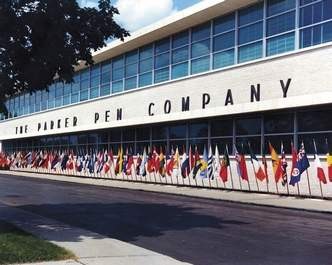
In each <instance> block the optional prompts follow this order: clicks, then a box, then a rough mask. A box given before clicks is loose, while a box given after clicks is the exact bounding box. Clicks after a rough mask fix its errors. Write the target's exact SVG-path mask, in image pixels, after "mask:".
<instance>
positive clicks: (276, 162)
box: [269, 143, 282, 183]
mask: <svg viewBox="0 0 332 265" xmlns="http://www.w3.org/2000/svg"><path fill="white" fill-rule="evenodd" d="M269 149H270V154H271V160H272V168H273V173H274V179H275V181H276V183H278V182H279V180H280V179H281V178H282V166H281V165H282V163H281V159H280V158H279V156H278V153H277V152H276V150H275V149H274V147H273V146H272V144H271V143H269Z"/></svg>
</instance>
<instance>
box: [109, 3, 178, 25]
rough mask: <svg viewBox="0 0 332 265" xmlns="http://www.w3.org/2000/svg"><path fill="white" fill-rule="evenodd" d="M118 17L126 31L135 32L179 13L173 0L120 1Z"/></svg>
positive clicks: (117, 4) (116, 4) (117, 5)
mask: <svg viewBox="0 0 332 265" xmlns="http://www.w3.org/2000/svg"><path fill="white" fill-rule="evenodd" d="M115 6H116V7H117V8H118V9H119V12H120V16H117V17H116V20H117V22H118V23H120V24H121V25H122V26H123V27H124V28H125V29H127V30H129V31H134V30H137V29H139V28H142V27H144V26H147V25H149V24H151V23H153V22H156V21H158V20H160V19H162V18H164V17H167V16H169V15H171V14H173V13H175V12H177V10H176V8H175V5H174V2H173V0H118V1H117V2H116V3H115Z"/></svg>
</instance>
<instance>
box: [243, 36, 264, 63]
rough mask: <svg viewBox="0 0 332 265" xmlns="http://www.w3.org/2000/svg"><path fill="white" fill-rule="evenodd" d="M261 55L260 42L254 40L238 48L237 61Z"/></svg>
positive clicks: (256, 57) (244, 60)
mask: <svg viewBox="0 0 332 265" xmlns="http://www.w3.org/2000/svg"><path fill="white" fill-rule="evenodd" d="M261 57H262V42H261V41H259V42H255V43H253V44H249V45H246V46H242V47H240V48H239V63H242V62H247V61H251V60H255V59H258V58H261Z"/></svg>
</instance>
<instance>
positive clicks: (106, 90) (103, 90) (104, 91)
mask: <svg viewBox="0 0 332 265" xmlns="http://www.w3.org/2000/svg"><path fill="white" fill-rule="evenodd" d="M109 94H110V84H106V85H102V86H101V87H100V96H101V97H102V96H106V95H109Z"/></svg>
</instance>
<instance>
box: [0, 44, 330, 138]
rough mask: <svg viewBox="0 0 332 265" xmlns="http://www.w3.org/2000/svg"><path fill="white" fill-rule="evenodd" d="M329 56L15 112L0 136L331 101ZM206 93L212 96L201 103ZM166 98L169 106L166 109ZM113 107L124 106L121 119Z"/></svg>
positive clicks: (0, 126) (302, 55)
mask: <svg viewBox="0 0 332 265" xmlns="http://www.w3.org/2000/svg"><path fill="white" fill-rule="evenodd" d="M331 58H332V45H325V46H323V47H319V48H313V49H309V50H307V51H298V52H295V53H291V54H288V55H284V56H278V57H276V58H269V59H266V60H260V61H257V62H252V63H249V64H245V65H242V66H241V65H237V66H234V67H231V68H229V69H227V70H223V71H215V72H211V73H206V74H201V75H198V76H196V77H188V78H184V79H181V80H177V81H176V80H175V81H170V82H167V83H164V84H161V85H155V86H152V87H147V88H143V89H136V90H132V91H128V92H124V93H121V94H119V95H113V96H109V97H106V98H101V99H96V100H93V101H88V102H84V103H83V102H81V103H79V104H76V105H72V106H67V107H63V108H59V109H54V110H49V111H45V112H42V113H37V114H32V115H29V116H25V117H19V118H15V119H12V120H7V121H3V122H0V140H4V139H15V138H22V137H33V136H42V135H54V134H60V133H69V132H79V131H87V130H95V129H102V128H111V127H120V126H121V127H122V126H132V125H139V124H150V123H157V122H165V121H177V120H186V119H195V118H203V117H212V116H222V115H230V114H239V113H249V112H257V111H267V110H275V109H286V108H293V107H304V106H312V105H319V104H328V103H331V102H332V79H331V77H330V75H331V73H332V60H331ZM317 62H319V67H317ZM258 84H259V86H260V101H256V100H255V101H254V102H251V93H252V92H251V90H252V88H251V86H254V87H255V89H257V87H258ZM287 84H288V85H289V86H288V91H287V93H286V96H287V97H284V96H285V91H283V88H282V86H283V87H284V89H285V88H286V87H287ZM229 91H231V92H229ZM227 93H231V94H232V98H233V103H234V104H233V105H232V104H230V103H229V104H228V105H227V106H225V101H226V99H228V100H230V98H229V97H228V98H227ZM204 94H209V96H210V101H209V103H208V104H206V106H205V108H203V106H202V101H203V97H204V96H203V95H204ZM229 95H230V94H229ZM188 96H189V97H190V110H189V111H185V112H184V111H182V100H183V98H187V97H188ZM167 100H169V102H170V105H171V109H170V113H168V114H165V109H164V108H165V102H166V110H168V107H169V102H167ZM205 100H206V102H207V97H206V96H205ZM151 103H153V105H151V113H150V114H153V115H152V116H150V115H149V106H150V104H151ZM117 109H122V119H121V120H117ZM96 113H97V114H98V115H99V119H98V120H97V121H95V119H96V117H98V115H97V114H96ZM107 116H109V117H107ZM76 119H77V120H76ZM105 119H107V120H108V121H105ZM58 123H59V128H58ZM75 123H76V124H75ZM52 124H53V129H51V126H52Z"/></svg>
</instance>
